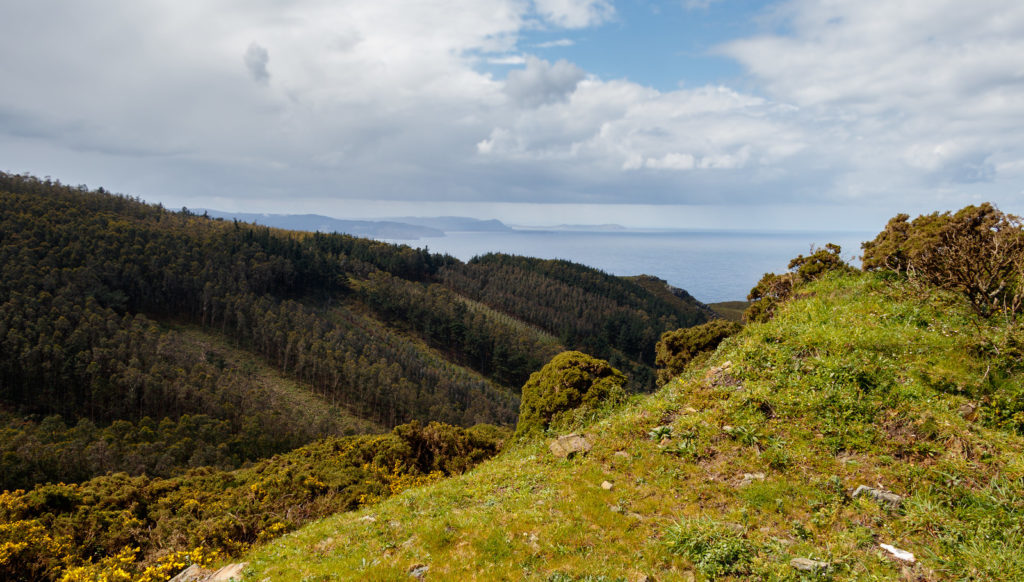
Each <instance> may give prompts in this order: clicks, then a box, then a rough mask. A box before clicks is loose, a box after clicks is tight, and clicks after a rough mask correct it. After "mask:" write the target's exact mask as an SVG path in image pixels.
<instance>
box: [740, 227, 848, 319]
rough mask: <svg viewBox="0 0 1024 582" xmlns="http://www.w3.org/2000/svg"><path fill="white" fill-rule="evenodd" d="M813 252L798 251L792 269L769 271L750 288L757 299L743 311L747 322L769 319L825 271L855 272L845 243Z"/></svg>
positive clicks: (751, 293) (752, 297)
mask: <svg viewBox="0 0 1024 582" xmlns="http://www.w3.org/2000/svg"><path fill="white" fill-rule="evenodd" d="M811 250H813V251H814V252H812V253H811V254H810V255H809V256H806V257H805V256H803V255H798V256H797V257H796V258H795V259H793V260H791V261H790V262H789V272H787V273H783V274H781V275H776V274H775V273H765V274H764V276H763V277H761V280H760V281H758V282H757V285H755V286H754V288H753V289H751V290H750V294H749V295H747V300H749V301H753V303H751V305H750V307H748V308H747V310H746V311H745V312H743V321H745V322H747V323H753V322H759V321H768V320H769V319H771V317H772V315H774V313H775V309H776V308H777V307H778V305H779V304H780V303H782V302H784V301H786V300H787V299H789V298H790V297H791V296H792V295H793V291H794V290H795V289H796V288H797V287H799V286H800V285H802V284H804V283H808V282H810V281H813V280H815V279H817V278H819V277H821V276H822V275H824V274H825V273H829V272H833V271H839V272H853V271H854V269H853V267H851V266H850V265H848V264H847V263H846V262H845V261H843V259H842V257H841V256H840V254H839V253H840V252H841V251H842V247H840V246H839V245H837V244H832V243H829V244H827V245H825V248H823V249H811Z"/></svg>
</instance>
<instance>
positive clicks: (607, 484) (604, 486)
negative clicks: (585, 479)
mask: <svg viewBox="0 0 1024 582" xmlns="http://www.w3.org/2000/svg"><path fill="white" fill-rule="evenodd" d="M613 487H615V485H613V484H612V483H611V482H610V481H605V482H603V483H601V489H604V490H605V491H611V490H612V488H613Z"/></svg>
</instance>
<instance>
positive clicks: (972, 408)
mask: <svg viewBox="0 0 1024 582" xmlns="http://www.w3.org/2000/svg"><path fill="white" fill-rule="evenodd" d="M957 412H959V413H960V416H961V417H962V418H963V419H964V420H970V421H975V420H978V405H977V404H974V403H973V402H968V403H967V404H964V405H961V406H960V408H958V409H957Z"/></svg>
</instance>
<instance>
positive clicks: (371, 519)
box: [359, 515, 377, 523]
mask: <svg viewBox="0 0 1024 582" xmlns="http://www.w3.org/2000/svg"><path fill="white" fill-rule="evenodd" d="M359 521H366V522H369V523H373V522H375V521H377V518H376V517H374V516H372V515H364V516H362V517H360V518H359Z"/></svg>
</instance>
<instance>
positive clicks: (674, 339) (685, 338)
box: [655, 319, 743, 386]
mask: <svg viewBox="0 0 1024 582" xmlns="http://www.w3.org/2000/svg"><path fill="white" fill-rule="evenodd" d="M741 329H743V326H742V325H740V324H739V323H736V322H735V321H726V320H724V319H716V320H713V321H709V322H707V323H702V324H701V325H696V326H694V327H686V328H683V329H677V330H675V331H666V332H665V333H663V334H661V341H659V342H658V345H657V347H656V348H655V364H657V366H658V385H659V386H662V385H664V384H665V383H666V382H668V381H669V380H671V379H672V378H675V377H676V376H678V375H679V374H681V373H682V372H683V369H684V368H686V364H688V363H689V362H690V361H691V360H693V358H695V357H696V356H697V355H698V354H700V353H703V352H710V351H712V350H714V349H715V348H717V347H718V344H720V343H722V340H724V339H725V338H727V337H729V336H731V335H733V334H734V333H736V332H738V331H740V330H741Z"/></svg>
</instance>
